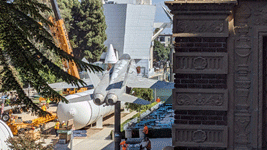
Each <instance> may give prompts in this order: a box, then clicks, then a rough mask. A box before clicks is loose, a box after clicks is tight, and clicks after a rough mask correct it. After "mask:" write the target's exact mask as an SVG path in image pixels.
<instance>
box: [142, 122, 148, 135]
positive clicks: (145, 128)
mask: <svg viewBox="0 0 267 150" xmlns="http://www.w3.org/2000/svg"><path fill="white" fill-rule="evenodd" d="M143 133H144V134H145V137H144V138H146V137H148V136H147V135H148V127H147V126H146V124H145V126H144V130H143Z"/></svg>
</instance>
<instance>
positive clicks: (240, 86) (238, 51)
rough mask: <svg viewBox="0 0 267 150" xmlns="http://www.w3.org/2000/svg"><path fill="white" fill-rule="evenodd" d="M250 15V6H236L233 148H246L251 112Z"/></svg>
mask: <svg viewBox="0 0 267 150" xmlns="http://www.w3.org/2000/svg"><path fill="white" fill-rule="evenodd" d="M249 17H250V8H249V7H248V6H247V5H240V6H239V7H238V8H237V11H236V16H235V21H236V24H237V25H238V26H236V27H235V31H236V34H237V38H236V40H235V72H236V75H235V110H234V112H235V114H234V117H235V119H234V128H235V149H236V150H248V149H250V148H249V144H250V143H249V135H250V133H251V131H250V122H251V112H250V111H249V108H250V101H251V99H249V95H250V88H251V79H250V78H249V77H250V73H251V71H250V67H249V65H250V54H251V42H250V37H249V36H248V33H249V27H248V25H247V22H248V18H249Z"/></svg>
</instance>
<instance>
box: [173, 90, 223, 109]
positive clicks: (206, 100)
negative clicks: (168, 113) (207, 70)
mask: <svg viewBox="0 0 267 150" xmlns="http://www.w3.org/2000/svg"><path fill="white" fill-rule="evenodd" d="M173 108H174V109H180V110H222V111H227V109H228V91H227V90H223V89H198V90H195V89H174V90H173Z"/></svg>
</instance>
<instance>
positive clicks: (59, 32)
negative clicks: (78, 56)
mask: <svg viewBox="0 0 267 150" xmlns="http://www.w3.org/2000/svg"><path fill="white" fill-rule="evenodd" d="M51 5H52V8H53V11H54V14H55V18H53V17H52V16H50V17H49V18H48V19H49V21H51V22H52V23H53V24H54V26H51V27H50V30H51V32H52V35H53V37H54V39H55V41H56V45H57V46H58V47H59V48H60V49H62V50H63V51H65V52H66V53H68V54H69V55H72V56H73V51H72V48H71V45H70V41H69V37H68V34H67V31H66V27H65V24H64V21H63V19H62V18H61V16H60V12H59V9H58V5H57V2H56V0H51ZM63 65H64V67H65V68H66V69H67V71H68V73H69V74H70V75H72V76H74V77H76V78H79V79H80V75H79V72H78V68H77V66H76V64H75V63H74V62H73V61H69V62H67V61H66V60H64V62H63Z"/></svg>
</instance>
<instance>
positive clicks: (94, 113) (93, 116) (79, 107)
mask: <svg viewBox="0 0 267 150" xmlns="http://www.w3.org/2000/svg"><path fill="white" fill-rule="evenodd" d="M92 93H93V92H92V91H89V92H88V91H85V92H81V93H76V94H72V95H68V96H66V99H68V100H69V101H70V102H69V103H68V104H66V103H63V102H60V103H59V104H58V108H57V116H58V119H59V121H61V122H62V121H65V122H66V121H67V120H69V119H73V121H74V127H75V129H81V128H83V127H85V126H87V125H90V124H92V123H94V122H96V121H97V119H99V118H100V117H105V116H107V115H109V114H111V113H113V112H114V106H107V105H101V106H98V105H96V104H95V103H94V102H93V100H92V99H88V101H81V102H74V103H72V102H71V100H75V98H80V97H84V96H85V95H86V94H87V95H90V94H92ZM88 97H89V96H88ZM121 108H124V102H122V103H121Z"/></svg>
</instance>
